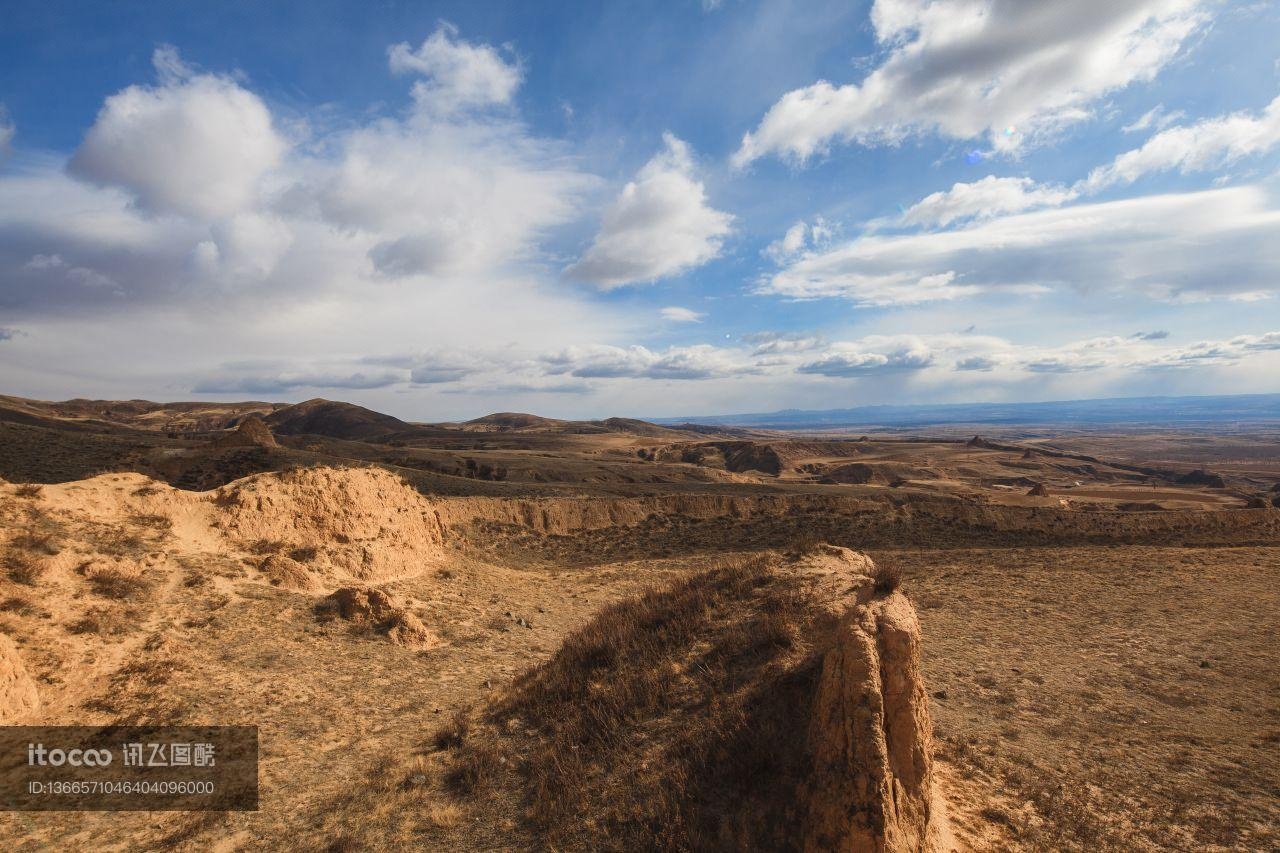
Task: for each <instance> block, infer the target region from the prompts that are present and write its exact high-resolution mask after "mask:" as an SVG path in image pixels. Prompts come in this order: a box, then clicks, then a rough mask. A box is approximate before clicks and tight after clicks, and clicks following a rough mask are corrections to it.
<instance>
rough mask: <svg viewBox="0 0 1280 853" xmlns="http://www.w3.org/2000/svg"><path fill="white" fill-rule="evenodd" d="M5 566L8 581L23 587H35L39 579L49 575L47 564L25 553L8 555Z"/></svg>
mask: <svg viewBox="0 0 1280 853" xmlns="http://www.w3.org/2000/svg"><path fill="white" fill-rule="evenodd" d="M5 566H6V568H7V569H8V573H9V579H10V580H11V581H13V582H14V583H20V584H22V585H24V586H37V585H38V584H39V583H40V580H41V578H43V577H44V576H45V575H46V574H48V573H49V566H48V564H47V563H45V562H44V561H43V560H39V559H36V558H35V557H32V556H31V555H30V554H26V553H10V554H9V555H8V556H7V557H6V558H5Z"/></svg>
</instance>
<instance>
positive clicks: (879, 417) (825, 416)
mask: <svg viewBox="0 0 1280 853" xmlns="http://www.w3.org/2000/svg"><path fill="white" fill-rule="evenodd" d="M655 421H656V422H657V423H659V424H665V425H671V426H672V427H673V428H680V429H687V428H688V425H687V423H686V422H688V421H693V422H696V423H699V424H708V425H712V426H736V427H755V428H758V429H778V430H813V429H840V428H847V427H918V426H930V425H941V424H1006V425H1020V424H1026V425H1032V424H1046V425H1053V426H1059V427H1061V426H1091V425H1097V426H1104V425H1122V424H1123V425H1135V426H1140V425H1151V426H1184V427H1186V426H1197V425H1199V426H1213V425H1223V424H1239V423H1270V422H1280V394H1241V395H1232V396H1218V397H1116V398H1106V399H1097V400H1064V401H1055V402H1044V403H953V404H922V405H901V406H896V405H888V406H857V407H854V408H849V409H826V410H801V409H785V410H782V411H777V412H756V413H749V414H740V415H704V416H699V417H680V418H656V419H655ZM677 424H678V425H679V426H678V427H676V425H677Z"/></svg>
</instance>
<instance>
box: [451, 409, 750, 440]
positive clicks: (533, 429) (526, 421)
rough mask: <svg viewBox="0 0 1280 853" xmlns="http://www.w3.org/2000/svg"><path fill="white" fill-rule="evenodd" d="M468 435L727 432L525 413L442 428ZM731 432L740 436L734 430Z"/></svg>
mask: <svg viewBox="0 0 1280 853" xmlns="http://www.w3.org/2000/svg"><path fill="white" fill-rule="evenodd" d="M438 426H442V427H445V426H449V427H453V428H455V429H462V430H466V431H468V432H529V433H565V434H570V435H598V434H603V433H619V434H623V435H636V436H644V437H646V438H667V439H673V438H682V437H686V436H685V435H684V434H685V433H689V432H695V431H697V432H709V433H712V434H717V435H719V434H723V433H724V432H725V430H721V429H717V428H714V427H711V428H708V427H701V428H695V429H690V427H691V426H692V425H691V424H680V425H678V426H660V425H658V424H655V423H651V422H650V421H641V420H637V419H635V418H605V419H604V420H602V421H564V420H559V419H557V418H544V417H542V416H541V415H531V414H527V413H524V412H495V413H493V414H491V415H485V416H484V417H481V418H475V419H474V420H470V421H466V422H464V423H461V424H439V425H438ZM730 432H737V431H736V430H731V431H730Z"/></svg>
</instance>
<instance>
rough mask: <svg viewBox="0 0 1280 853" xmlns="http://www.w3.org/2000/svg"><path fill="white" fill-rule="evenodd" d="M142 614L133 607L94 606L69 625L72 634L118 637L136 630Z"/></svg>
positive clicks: (68, 628)
mask: <svg viewBox="0 0 1280 853" xmlns="http://www.w3.org/2000/svg"><path fill="white" fill-rule="evenodd" d="M141 619H142V617H141V614H140V613H138V611H136V610H134V609H133V608H127V609H124V610H121V609H118V608H114V607H110V608H109V607H94V608H91V609H90V610H88V611H87V612H86V613H85V614H84V616H82V617H81V618H79V619H77V620H76V621H74V622H72V623H70V624H69V625H67V630H68V631H70V632H71V633H72V634H97V635H98V636H100V637H117V636H120V635H122V634H129V633H132V632H133V631H136V630H137V629H138V627H139V625H140V624H141Z"/></svg>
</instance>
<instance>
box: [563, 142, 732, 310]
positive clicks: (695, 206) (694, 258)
mask: <svg viewBox="0 0 1280 853" xmlns="http://www.w3.org/2000/svg"><path fill="white" fill-rule="evenodd" d="M663 143H664V145H663V150H662V151H661V152H660V153H658V154H657V155H656V156H655V157H654V158H653V159H652V160H650V161H649V162H648V163H646V164H645V166H644V168H642V169H641V170H640V172H639V174H637V175H636V179H635V180H634V181H631V182H630V183H628V184H627V185H626V186H625V187H623V189H622V193H621V194H620V195H619V196H618V197H617V199H615V200H614V202H613V203H612V204H611V205H610V206H609V208H608V209H607V210H606V211H605V213H604V221H603V223H602V224H601V226H600V232H599V233H598V234H597V235H596V237H595V241H594V242H593V243H592V244H591V247H590V248H589V249H587V252H586V254H584V255H583V256H582V257H581V258H580V259H579V260H578V261H577V263H575V264H573V265H572V266H570V267H569V268H568V269H567V270H565V272H566V273H567V274H568V275H569V276H571V277H573V278H576V279H579V280H582V281H588V282H591V283H593V284H595V285H596V286H597V287H600V288H601V289H604V290H609V289H612V288H615V287H621V286H623V285H626V284H633V283H636V282H646V281H653V280H655V279H659V278H666V277H668V276H673V275H677V274H679V273H681V272H684V271H685V270H688V269H692V268H693V267H696V266H700V265H701V264H704V263H706V262H707V261H709V260H711V259H712V258H714V257H716V255H718V254H720V247H721V245H722V244H723V242H724V239H725V237H726V236H728V234H729V232H730V230H731V223H732V221H733V217H732V216H730V215H729V214H727V213H723V212H721V211H719V210H716V209H714V208H713V207H711V206H710V204H708V202H707V193H706V189H705V188H704V187H703V185H702V182H701V181H699V180H698V179H697V178H696V177H695V176H694V167H693V155H692V152H691V151H690V150H689V146H688V145H687V144H686V143H685V142H683V141H682V140H680V139H677V138H676V137H675V136H673V135H671V134H670V133H667V134H664V135H663Z"/></svg>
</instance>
